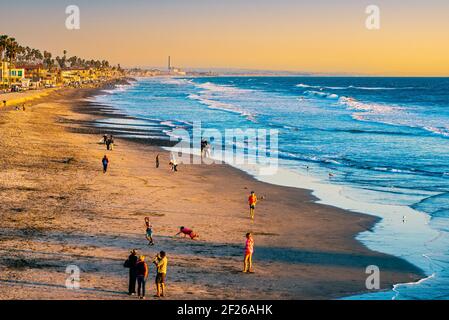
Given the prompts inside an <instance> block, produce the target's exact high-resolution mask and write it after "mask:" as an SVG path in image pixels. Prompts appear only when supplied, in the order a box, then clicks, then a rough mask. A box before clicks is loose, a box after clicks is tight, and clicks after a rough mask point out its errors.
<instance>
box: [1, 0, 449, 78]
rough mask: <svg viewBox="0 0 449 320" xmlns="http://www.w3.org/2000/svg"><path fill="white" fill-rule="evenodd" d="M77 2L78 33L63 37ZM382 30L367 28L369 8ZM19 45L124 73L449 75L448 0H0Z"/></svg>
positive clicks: (7, 28)
mask: <svg viewBox="0 0 449 320" xmlns="http://www.w3.org/2000/svg"><path fill="white" fill-rule="evenodd" d="M73 4H75V5H78V7H79V8H80V12H81V29H80V30H72V31H70V30H67V29H66V28H65V19H66V17H67V15H66V13H65V8H66V6H68V5H73ZM371 4H375V5H378V6H379V7H380V9H381V29H380V30H375V31H374V30H368V29H366V28H365V20H366V17H367V14H366V13H365V8H366V7H367V6H368V5H371ZM0 6H1V9H0V11H1V13H2V14H1V17H2V18H1V19H0V33H1V34H8V35H9V36H13V37H15V38H16V39H17V40H18V41H19V43H21V44H22V45H28V46H31V47H35V48H39V49H41V50H44V49H46V50H49V51H51V52H52V53H53V54H54V56H55V55H62V51H63V50H64V49H66V50H67V51H68V55H69V56H71V55H77V56H81V57H85V58H94V59H97V58H98V59H103V58H104V59H108V60H109V61H111V62H112V63H114V64H116V63H121V64H122V66H126V67H131V66H141V67H165V65H166V60H167V56H168V55H171V56H172V58H173V60H174V64H175V65H177V66H179V67H183V68H206V69H208V68H244V69H258V70H286V71H302V72H316V73H337V74H340V73H354V74H372V75H400V76H402V75H404V76H407V75H412V76H419V75H422V76H449V1H447V0H427V1H417V0H409V1H408V0H404V1H399V0H389V1H386V0H380V1H376V0H369V1H360V0H358V1H356V0H340V1H331V0H326V1H325V0H314V1H301V0H295V1H293V0H277V1H275V0H270V1H268V0H240V1H237V0H226V1H225V0H221V1H215V0H163V1H162V0H160V1H152V0H128V1H116V0H109V1H106V0H95V1H94V0H89V1H86V0H71V1H65V0H63V1H57V0H55V1H49V0H40V1H25V0H23V1H21V0H17V1H14V2H12V1H6V0H0Z"/></svg>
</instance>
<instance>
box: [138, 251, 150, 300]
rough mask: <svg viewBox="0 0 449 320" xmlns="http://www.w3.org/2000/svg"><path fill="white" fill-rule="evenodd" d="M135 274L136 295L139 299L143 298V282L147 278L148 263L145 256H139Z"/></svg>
mask: <svg viewBox="0 0 449 320" xmlns="http://www.w3.org/2000/svg"><path fill="white" fill-rule="evenodd" d="M136 274H137V295H138V296H139V299H145V283H146V281H147V278H148V265H147V263H146V262H145V256H140V257H139V260H138V261H137V264H136Z"/></svg>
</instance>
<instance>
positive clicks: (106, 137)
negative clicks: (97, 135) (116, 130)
mask: <svg viewBox="0 0 449 320" xmlns="http://www.w3.org/2000/svg"><path fill="white" fill-rule="evenodd" d="M107 142H108V135H107V134H106V133H105V134H104V135H103V144H106V143H107Z"/></svg>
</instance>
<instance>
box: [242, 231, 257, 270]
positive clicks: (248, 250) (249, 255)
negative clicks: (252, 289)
mask: <svg viewBox="0 0 449 320" xmlns="http://www.w3.org/2000/svg"><path fill="white" fill-rule="evenodd" d="M253 252H254V239H253V235H252V234H251V232H248V233H247V234H246V245H245V258H244V259H243V272H245V273H246V272H250V273H253Z"/></svg>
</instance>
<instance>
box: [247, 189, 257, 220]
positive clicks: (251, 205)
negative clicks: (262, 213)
mask: <svg viewBox="0 0 449 320" xmlns="http://www.w3.org/2000/svg"><path fill="white" fill-rule="evenodd" d="M248 203H249V216H250V217H251V219H253V220H254V210H255V209H256V203H257V196H256V194H255V193H254V191H251V194H250V196H249V197H248Z"/></svg>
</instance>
